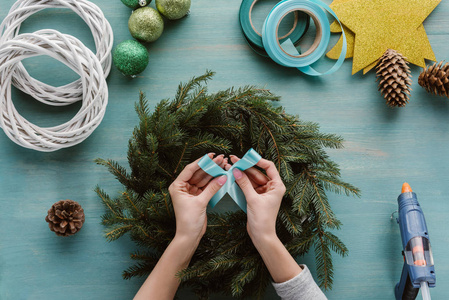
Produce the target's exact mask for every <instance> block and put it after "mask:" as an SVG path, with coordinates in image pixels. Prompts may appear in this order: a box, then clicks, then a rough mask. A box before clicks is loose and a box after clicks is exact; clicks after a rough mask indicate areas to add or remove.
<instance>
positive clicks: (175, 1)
mask: <svg viewBox="0 0 449 300" xmlns="http://www.w3.org/2000/svg"><path fill="white" fill-rule="evenodd" d="M190 3H191V0H156V8H157V10H158V11H159V12H160V13H161V14H162V15H163V16H164V17H166V18H167V19H169V20H177V19H181V18H182V17H184V16H185V15H186V14H187V13H188V12H189V9H190Z"/></svg>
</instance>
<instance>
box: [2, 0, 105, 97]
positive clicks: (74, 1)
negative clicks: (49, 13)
mask: <svg viewBox="0 0 449 300" xmlns="http://www.w3.org/2000/svg"><path fill="white" fill-rule="evenodd" d="M45 8H69V9H71V10H73V11H74V12H75V13H77V14H78V15H79V16H80V17H81V18H82V19H83V20H84V21H85V22H86V24H87V25H88V26H89V28H90V29H91V31H92V34H93V38H94V41H95V46H96V52H97V54H96V56H97V58H98V59H99V60H100V63H101V65H102V68H103V73H104V76H105V77H107V76H108V74H109V71H110V69H111V49H112V44H113V33H112V29H111V25H110V24H109V22H108V21H107V20H106V18H105V17H104V15H103V12H102V11H101V10H100V8H99V7H98V6H96V5H95V4H93V3H92V2H90V1H87V0H18V1H17V2H16V3H14V5H13V6H12V7H11V9H10V11H9V13H8V15H7V16H6V17H5V19H4V20H3V22H2V23H1V24H0V35H1V36H0V44H2V43H5V42H6V41H8V40H10V39H12V38H14V37H15V36H17V35H18V34H19V30H20V25H21V24H22V22H23V21H25V20H26V19H27V18H28V17H30V16H31V15H32V14H35V13H37V12H39V11H41V10H43V9H45ZM12 83H13V84H14V86H15V87H17V88H19V89H20V90H22V91H23V92H25V93H27V94H29V95H31V96H32V97H34V98H35V99H37V100H39V101H41V102H43V103H45V104H49V105H53V106H63V105H69V104H72V103H74V102H77V101H80V100H81V99H82V98H83V95H82V90H83V87H82V84H81V81H80V80H76V81H74V82H72V83H69V84H67V85H64V86H60V87H54V86H51V85H48V84H45V83H43V82H41V81H39V80H36V79H34V78H32V77H31V76H30V75H29V74H28V72H27V70H26V69H25V67H24V66H23V65H22V63H19V64H18V66H17V68H16V69H15V73H14V74H13V78H12Z"/></svg>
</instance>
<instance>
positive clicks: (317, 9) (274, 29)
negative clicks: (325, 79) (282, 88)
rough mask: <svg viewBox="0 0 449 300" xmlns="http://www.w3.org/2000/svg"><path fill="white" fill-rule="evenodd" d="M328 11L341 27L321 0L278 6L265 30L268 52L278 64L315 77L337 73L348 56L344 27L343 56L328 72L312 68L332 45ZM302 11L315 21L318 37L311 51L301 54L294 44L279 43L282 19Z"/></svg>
mask: <svg viewBox="0 0 449 300" xmlns="http://www.w3.org/2000/svg"><path fill="white" fill-rule="evenodd" d="M323 9H324V10H326V11H327V12H329V13H330V14H331V15H332V16H333V17H334V18H335V19H336V20H337V21H338V23H339V24H340V26H341V27H342V24H341V23H340V21H339V20H338V17H337V15H336V14H335V13H334V12H333V11H332V9H331V8H330V7H329V6H328V5H327V4H325V3H324V2H322V1H320V0H284V1H282V2H279V3H278V4H276V5H275V6H274V7H273V9H272V10H271V12H270V13H269V15H268V16H267V18H266V19H265V23H264V25H263V29H262V41H263V46H264V49H265V51H266V52H267V53H268V55H269V56H270V58H271V59H272V60H274V61H275V62H277V63H278V64H280V65H282V66H286V67H294V68H298V69H299V70H300V71H301V72H303V73H305V74H308V75H312V76H319V75H326V74H331V73H334V72H335V71H337V70H338V69H339V68H340V66H341V65H342V64H343V61H344V60H345V56H346V48H347V45H346V36H345V32H344V30H343V27H342V34H343V48H342V51H341V53H340V57H339V58H338V60H337V61H336V62H335V64H334V65H333V66H332V68H330V69H329V70H328V71H326V72H324V73H320V72H318V71H316V70H315V69H314V68H312V67H311V65H312V64H313V63H315V62H316V61H317V60H318V59H319V58H321V57H322V56H323V55H324V53H325V51H326V49H327V46H328V45H329V39H330V25H329V20H328V19H327V16H326V13H325V12H324V11H323ZM295 11H302V12H305V13H306V14H308V15H309V16H310V17H311V18H312V20H313V21H314V22H315V26H316V28H317V29H316V32H317V33H316V38H315V41H314V43H313V45H312V46H311V48H310V49H309V50H307V51H306V52H304V53H302V54H299V53H298V51H297V50H296V48H295V46H294V44H293V42H292V41H291V40H289V39H287V40H286V41H284V42H283V43H282V44H281V43H279V40H278V27H279V24H280V23H281V21H282V19H283V18H284V17H285V16H286V15H287V14H288V13H290V12H295Z"/></svg>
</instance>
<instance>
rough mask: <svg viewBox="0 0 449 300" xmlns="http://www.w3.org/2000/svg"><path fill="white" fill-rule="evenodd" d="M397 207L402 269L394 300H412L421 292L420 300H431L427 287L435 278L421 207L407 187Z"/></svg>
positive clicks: (403, 189)
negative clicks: (402, 257)
mask: <svg viewBox="0 0 449 300" xmlns="http://www.w3.org/2000/svg"><path fill="white" fill-rule="evenodd" d="M398 206H399V210H398V212H399V213H398V218H397V222H398V223H399V228H400V230H401V239H402V247H403V248H402V249H404V250H403V251H402V255H403V256H404V266H403V267H402V275H401V280H400V281H399V283H398V284H396V287H395V291H394V293H395V296H396V300H413V299H415V298H416V296H417V295H418V292H419V289H420V288H421V295H422V297H423V299H424V300H427V299H429V300H430V291H429V287H435V283H436V278H435V268H434V265H433V257H432V250H431V248H430V242H429V234H428V232H427V225H426V220H425V219H424V214H423V211H422V209H421V206H420V205H419V203H418V199H417V198H416V194H415V193H413V191H412V189H411V188H410V185H408V183H404V184H403V186H402V193H401V194H400V195H399V197H398Z"/></svg>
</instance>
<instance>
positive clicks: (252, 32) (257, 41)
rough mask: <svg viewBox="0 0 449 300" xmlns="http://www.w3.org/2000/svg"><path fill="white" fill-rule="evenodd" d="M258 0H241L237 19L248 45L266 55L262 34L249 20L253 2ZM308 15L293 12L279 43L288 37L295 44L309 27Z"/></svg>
mask: <svg viewBox="0 0 449 300" xmlns="http://www.w3.org/2000/svg"><path fill="white" fill-rule="evenodd" d="M258 1H260V0H243V1H242V4H241V5H240V12H239V20H240V27H241V28H242V31H243V35H244V37H245V39H246V41H247V42H248V45H249V46H250V47H251V49H253V50H254V51H255V52H256V53H258V54H259V55H262V56H265V57H268V54H267V53H266V51H265V49H264V46H263V42H262V34H261V33H259V32H258V31H257V30H256V28H255V27H254V24H253V22H252V20H251V12H252V10H253V7H254V4H255V3H256V2H258ZM309 23H310V17H309V16H308V15H306V14H302V13H298V12H295V20H294V24H293V27H292V29H291V30H290V31H289V32H288V33H287V34H285V35H284V36H282V37H280V38H279V41H280V42H281V43H283V42H285V41H286V40H287V39H290V40H291V41H292V43H293V44H297V43H298V42H299V40H300V39H301V38H302V37H303V36H304V34H305V33H306V32H307V29H308V28H309Z"/></svg>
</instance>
